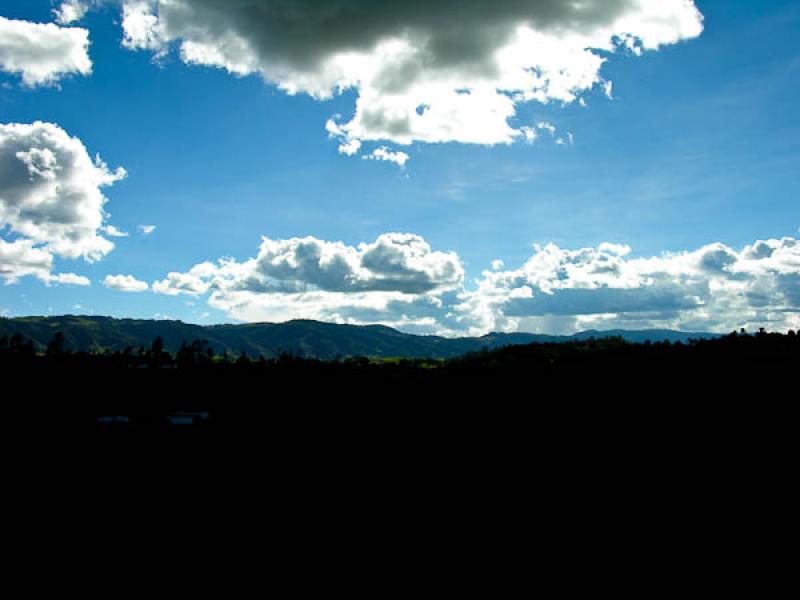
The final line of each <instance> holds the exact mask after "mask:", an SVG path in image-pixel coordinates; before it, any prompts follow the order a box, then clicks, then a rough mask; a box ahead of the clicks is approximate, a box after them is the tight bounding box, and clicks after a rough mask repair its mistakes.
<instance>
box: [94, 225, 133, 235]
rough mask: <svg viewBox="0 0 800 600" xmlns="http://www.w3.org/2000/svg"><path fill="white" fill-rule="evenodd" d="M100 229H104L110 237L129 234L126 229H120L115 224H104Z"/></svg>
mask: <svg viewBox="0 0 800 600" xmlns="http://www.w3.org/2000/svg"><path fill="white" fill-rule="evenodd" d="M100 231H102V232H103V233H105V234H106V235H107V236H109V237H128V234H127V233H126V232H125V231H120V230H119V229H117V228H116V227H114V226H113V225H103V226H102V227H101V228H100Z"/></svg>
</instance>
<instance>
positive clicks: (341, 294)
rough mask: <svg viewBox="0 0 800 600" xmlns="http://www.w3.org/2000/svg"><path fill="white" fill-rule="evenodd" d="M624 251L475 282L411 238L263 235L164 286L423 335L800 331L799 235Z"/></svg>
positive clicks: (237, 306)
mask: <svg viewBox="0 0 800 600" xmlns="http://www.w3.org/2000/svg"><path fill="white" fill-rule="evenodd" d="M630 253H631V249H630V248H629V247H628V246H625V245H619V244H611V243H604V244H600V245H599V246H598V247H596V248H582V249H578V250H564V249H561V248H559V247H558V246H556V245H554V244H548V245H546V246H544V247H540V246H535V247H534V253H533V254H532V256H531V257H530V258H529V259H528V260H527V261H526V262H525V263H524V264H523V265H521V266H520V267H519V268H517V269H504V265H503V263H502V261H492V270H486V271H484V272H483V274H482V276H481V277H480V278H479V279H478V280H476V282H475V286H474V287H470V286H468V285H467V284H466V282H465V280H464V269H463V264H462V262H461V260H460V258H459V257H458V256H457V255H456V254H455V253H453V252H441V251H435V250H433V249H432V248H431V247H430V245H429V244H428V243H427V242H425V240H423V239H422V238H421V237H419V236H416V235H412V234H399V233H392V234H384V235H382V236H380V237H379V238H378V239H377V240H376V241H375V242H372V243H369V244H363V243H362V244H360V245H359V246H358V247H353V246H347V245H345V244H342V243H341V242H328V241H323V240H318V239H316V238H313V237H307V238H292V239H288V240H272V239H269V238H264V239H263V240H262V244H261V248H260V251H259V253H258V256H256V257H255V258H252V259H249V260H245V261H241V262H240V261H237V260H234V259H231V258H227V259H223V260H220V261H217V262H203V263H200V264H198V265H195V266H194V267H193V268H191V269H190V270H189V271H187V272H171V273H169V274H168V275H167V277H166V278H165V279H163V280H161V281H157V282H155V283H154V284H153V286H152V289H153V291H155V292H157V293H162V294H168V295H179V294H188V295H193V296H200V295H204V294H208V303H209V305H210V306H212V307H214V308H216V309H219V310H221V311H223V312H224V313H225V314H227V315H228V316H229V317H231V318H234V319H237V320H242V321H285V320H289V319H299V318H304V319H317V320H322V321H331V322H338V323H353V324H370V323H382V324H385V325H390V326H394V327H398V328H401V329H404V330H406V331H413V332H418V333H434V334H441V335H480V334H485V333H488V332H490V331H543V332H548V333H573V332H575V331H579V330H583V329H587V328H593V327H594V328H599V329H608V328H612V327H627V328H652V327H661V328H670V329H679V330H685V331H701V330H702V331H716V332H725V331H729V330H732V329H737V328H739V327H743V326H744V327H760V326H764V327H768V328H769V329H778V330H780V329H784V330H785V329H790V328H798V327H800V241H798V240H796V239H794V238H789V237H786V238H783V239H780V240H778V239H770V240H763V241H757V242H755V243H754V244H752V245H748V246H746V247H745V248H743V249H742V250H741V251H736V250H734V249H732V248H729V247H727V246H725V245H723V244H719V243H715V244H710V245H707V246H704V247H702V248H699V249H698V250H694V251H685V252H678V253H667V254H664V255H661V256H657V257H650V258H632V257H630Z"/></svg>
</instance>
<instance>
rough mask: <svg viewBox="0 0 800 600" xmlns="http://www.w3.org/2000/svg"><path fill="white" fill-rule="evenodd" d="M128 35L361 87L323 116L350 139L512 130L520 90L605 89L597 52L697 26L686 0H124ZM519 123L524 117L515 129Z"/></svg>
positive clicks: (281, 81) (690, 32)
mask: <svg viewBox="0 0 800 600" xmlns="http://www.w3.org/2000/svg"><path fill="white" fill-rule="evenodd" d="M123 11H124V12H123V27H124V30H125V44H126V45H127V46H128V47H130V48H134V49H151V50H153V51H155V52H157V53H159V54H162V53H164V52H166V51H167V50H168V48H169V47H170V45H171V44H172V43H175V44H177V45H178V46H179V49H180V55H181V57H182V59H183V60H184V61H185V62H187V63H192V64H200V65H207V66H213V67H220V68H223V69H227V70H228V71H230V72H231V73H234V74H237V75H246V74H251V73H257V74H260V75H261V76H262V77H263V78H264V79H265V80H267V81H269V82H274V83H275V84H277V85H278V86H279V87H281V88H282V89H284V90H285V91H287V92H288V93H291V94H294V93H301V92H302V93H308V94H312V95H313V96H315V97H318V98H328V97H330V96H332V95H334V94H336V93H338V92H340V91H342V90H344V89H348V88H351V89H354V90H356V91H357V93H358V99H357V101H356V107H355V115H354V116H353V117H352V119H350V120H349V121H346V122H333V123H332V126H331V125H329V127H328V129H329V130H330V131H331V132H332V133H333V134H334V135H336V136H338V137H340V138H341V140H342V145H343V148H344V150H343V152H344V153H346V154H353V153H355V152H357V150H358V145H357V144H354V142H356V141H367V140H372V141H377V140H388V141H393V142H396V143H399V144H409V143H411V142H414V141H423V142H451V141H456V142H465V143H477V144H499V143H510V142H512V141H513V140H515V139H516V138H522V139H530V137H531V136H530V135H529V134H526V132H529V133H530V132H531V131H533V130H532V129H531V127H530V124H528V125H525V124H519V125H513V124H512V123H511V122H509V119H511V118H512V117H514V116H515V114H516V107H517V105H518V104H520V103H522V102H527V101H531V100H536V101H539V102H549V101H561V102H567V103H568V102H572V101H574V100H575V99H576V98H577V97H579V95H580V94H582V93H584V92H586V91H587V90H590V89H591V88H593V87H594V86H595V85H600V86H602V89H603V90H605V91H606V92H608V91H609V90H610V83H609V82H606V81H604V80H603V78H602V77H601V75H600V69H601V67H602V65H603V62H604V61H605V58H604V57H603V55H602V54H601V53H602V52H613V51H615V50H616V49H618V48H620V47H624V48H627V49H628V50H629V51H631V52H634V53H637V54H638V53H641V52H642V51H643V50H655V49H658V48H659V47H661V46H663V45H665V44H674V43H676V42H679V41H681V40H686V39H690V38H694V37H696V36H698V35H699V34H700V33H701V31H702V29H703V26H702V15H701V14H700V13H699V11H698V10H697V8H696V7H695V5H694V3H693V2H691V1H690V0H582V1H581V2H565V1H562V0H529V1H523V0H495V1H494V2H491V3H487V2H485V1H483V0H447V1H445V0H440V1H438V2H427V1H425V2H423V1H421V0H403V1H402V2H400V1H384V2H374V1H373V0H364V1H356V0H327V1H325V2H319V1H317V0H306V1H302V0H294V1H292V2H285V1H283V0H262V1H255V0H125V2H124V8H123ZM523 127H525V129H523Z"/></svg>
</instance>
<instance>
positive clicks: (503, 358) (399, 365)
mask: <svg viewBox="0 0 800 600" xmlns="http://www.w3.org/2000/svg"><path fill="white" fill-rule="evenodd" d="M798 359H800V336H798V335H796V334H795V332H789V333H788V334H785V335H782V334H777V333H767V332H765V331H763V330H762V331H759V332H758V333H755V334H748V333H746V332H744V331H741V332H737V333H731V334H730V335H727V336H723V337H719V338H715V339H700V340H693V341H691V342H689V343H682V342H676V343H671V342H669V341H665V342H657V343H650V342H646V343H643V344H636V343H631V342H628V341H626V340H624V339H622V338H621V337H610V338H598V339H595V338H590V339H586V340H576V341H572V342H561V343H534V344H528V345H517V346H508V347H504V348H500V349H497V350H489V349H488V348H487V349H484V350H482V351H478V352H471V353H467V354H465V355H463V356H460V357H457V358H453V359H447V360H445V359H435V358H434V359H403V358H366V357H347V358H339V359H335V360H319V359H312V358H304V357H300V356H296V355H293V354H291V353H286V352H284V353H281V354H279V355H278V356H276V357H271V358H267V357H264V356H263V355H260V356H252V355H248V354H247V353H245V352H241V353H239V354H238V355H234V354H232V353H229V352H222V353H217V352H215V351H214V349H213V347H212V346H211V345H210V344H209V342H208V341H207V340H205V339H198V340H193V341H191V342H189V341H185V342H182V343H181V344H180V346H179V348H178V350H177V352H174V353H171V352H168V351H166V350H165V344H164V341H163V339H162V338H161V337H159V336H157V337H155V339H154V340H153V341H152V342H151V343H150V344H149V345H147V346H139V347H137V348H134V347H132V346H129V347H126V348H125V349H124V350H121V351H120V350H115V351H96V352H81V351H78V352H76V351H72V350H71V349H70V348H69V346H68V345H67V344H66V343H65V336H64V335H63V334H62V333H61V332H60V331H57V332H55V333H54V334H53V336H52V338H51V340H50V342H49V343H48V344H47V345H46V348H45V349H44V350H38V351H37V349H36V346H35V344H34V343H33V342H32V341H31V340H26V339H24V338H23V337H22V336H21V335H19V334H15V335H13V336H10V337H7V336H0V373H2V376H3V377H4V381H9V380H14V379H16V380H17V381H20V382H22V381H26V382H33V383H32V385H33V386H34V387H35V389H36V392H37V393H36V398H34V399H31V398H29V397H28V396H26V395H20V396H18V397H14V398H13V399H12V398H10V397H6V400H5V403H4V410H6V411H9V410H13V409H25V410H27V409H29V408H30V407H31V406H35V407H38V408H42V409H43V410H45V411H46V412H47V414H57V415H58V416H59V419H61V420H62V422H64V419H67V420H70V419H71V420H73V421H76V422H77V421H80V422H81V423H83V424H87V423H98V422H100V423H109V422H113V423H116V422H118V421H115V420H113V419H111V417H110V416H113V415H124V419H122V420H121V421H120V422H124V423H134V422H135V423H144V422H150V423H154V422H160V423H163V422H166V421H165V420H164V416H165V415H171V414H200V413H202V414H205V415H209V414H210V415H216V416H217V417H219V419H221V420H222V422H225V420H226V418H227V419H228V422H230V420H231V419H234V418H235V419H239V420H240V421H242V420H244V421H251V420H252V421H253V422H256V423H261V422H263V419H265V418H266V417H265V416H264V415H268V414H273V416H274V411H275V410H276V409H277V408H279V407H286V406H288V405H289V404H293V405H295V406H302V405H303V403H305V402H313V403H314V405H315V406H316V407H317V409H319V407H324V408H323V412H324V410H333V407H336V409H335V410H336V411H337V413H339V412H341V411H342V410H345V411H346V410H351V409H352V408H353V406H355V405H359V406H360V407H361V410H363V409H365V407H366V408H367V409H368V410H374V409H375V407H376V406H382V407H384V408H386V407H392V406H395V407H399V406H411V405H416V404H419V403H421V402H425V403H427V404H426V405H425V406H426V408H425V409H424V410H423V411H422V412H421V413H420V414H421V415H424V414H430V410H431V409H432V407H438V409H444V407H446V406H450V404H451V403H454V402H455V403H458V405H459V406H460V407H462V408H460V409H459V410H462V409H463V407H464V406H466V405H465V404H464V402H466V401H472V400H475V399H479V400H481V401H482V402H484V403H488V402H492V403H497V402H501V403H504V402H518V401H523V402H525V403H526V406H530V407H542V406H548V405H549V404H551V403H555V402H561V403H562V404H565V403H566V402H567V401H569V400H570V399H575V398H578V399H580V400H581V401H582V402H588V401H590V400H591V401H593V404H595V405H596V406H600V405H602V406H606V405H607V404H605V403H608V402H615V401H620V400H625V401H630V400H634V401H636V402H638V403H639V405H642V404H643V403H644V402H650V403H653V402H657V401H658V399H659V398H661V397H662V396H664V397H666V396H668V397H670V398H671V402H672V404H673V405H674V404H675V403H680V402H687V401H691V402H696V403H700V402H702V403H703V406H710V404H709V403H710V402H728V403H729V402H731V401H732V400H733V399H734V398H738V397H740V396H742V395H744V396H745V397H748V398H751V399H758V398H769V399H770V401H775V400H778V399H783V400H789V399H791V398H794V397H795V396H796V392H797V382H796V372H797V367H798V365H800V361H798ZM787 390H788V391H787ZM565 405H566V404H565ZM698 405H699V404H698ZM447 410H448V411H449V410H450V409H447ZM448 414H449V413H448ZM191 420H192V419H189V421H191ZM207 421H213V419H210V420H207Z"/></svg>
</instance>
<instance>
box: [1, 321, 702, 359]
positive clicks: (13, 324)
mask: <svg viewBox="0 0 800 600" xmlns="http://www.w3.org/2000/svg"><path fill="white" fill-rule="evenodd" d="M58 331H60V332H62V333H63V334H64V338H65V342H66V347H67V348H68V349H70V350H76V351H97V350H111V351H115V350H120V351H122V350H124V349H125V348H127V347H132V348H133V349H134V350H136V349H137V348H139V347H140V346H144V347H145V348H147V347H149V346H150V344H151V343H152V341H153V339H154V338H155V337H156V336H161V338H162V339H163V341H164V347H165V349H166V350H168V351H170V352H175V351H177V350H178V348H180V346H181V343H183V342H192V341H193V340H196V339H204V340H207V341H208V343H209V344H210V345H211V347H213V348H214V350H215V352H218V353H219V352H223V351H227V352H230V353H232V354H238V353H240V352H242V351H244V352H246V353H247V354H248V355H250V356H258V355H259V354H261V355H263V356H265V357H268V358H269V357H272V356H277V355H278V354H280V353H281V352H290V353H293V354H296V355H300V356H304V357H307V358H320V359H334V358H337V357H342V358H344V357H348V356H371V357H403V358H452V357H455V356H460V355H462V354H465V353H467V352H474V351H480V350H482V349H483V348H487V349H490V350H491V349H495V348H501V347H503V346H511V345H522V344H532V343H536V342H538V343H544V342H565V341H573V340H583V339H588V338H590V337H595V338H600V337H611V336H621V337H623V338H624V339H626V340H628V341H630V342H636V343H642V342H644V341H646V340H650V341H652V342H659V341H665V340H667V341H670V342H673V343H674V342H678V341H680V342H683V343H685V342H687V341H689V340H690V339H693V338H694V339H697V338H710V337H717V334H713V333H700V332H698V333H687V332H681V331H671V330H662V329H653V330H644V331H625V330H611V331H583V332H580V333H576V334H574V335H570V336H554V335H542V334H534V333H490V334H487V335H484V336H481V337H462V338H445V337H439V336H428V335H414V334H410V333H403V332H401V331H397V330H396V329H392V328H391V327H385V326H383V325H339V324H335V323H323V322H320V321H308V320H296V321H287V322H285V323H248V324H235V325H234V324H231V325H192V324H189V323H183V322H182V321H164V320H158V321H156V320H148V319H117V318H113V317H96V316H79V315H64V316H57V317H18V318H0V337H4V336H5V337H10V336H12V335H14V334H17V333H18V334H21V335H22V336H23V337H25V338H26V339H32V340H33V341H34V343H35V344H36V346H37V347H38V348H40V349H41V348H44V347H46V346H47V343H48V342H49V341H50V340H51V339H52V337H53V335H54V334H55V333H56V332H58Z"/></svg>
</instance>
